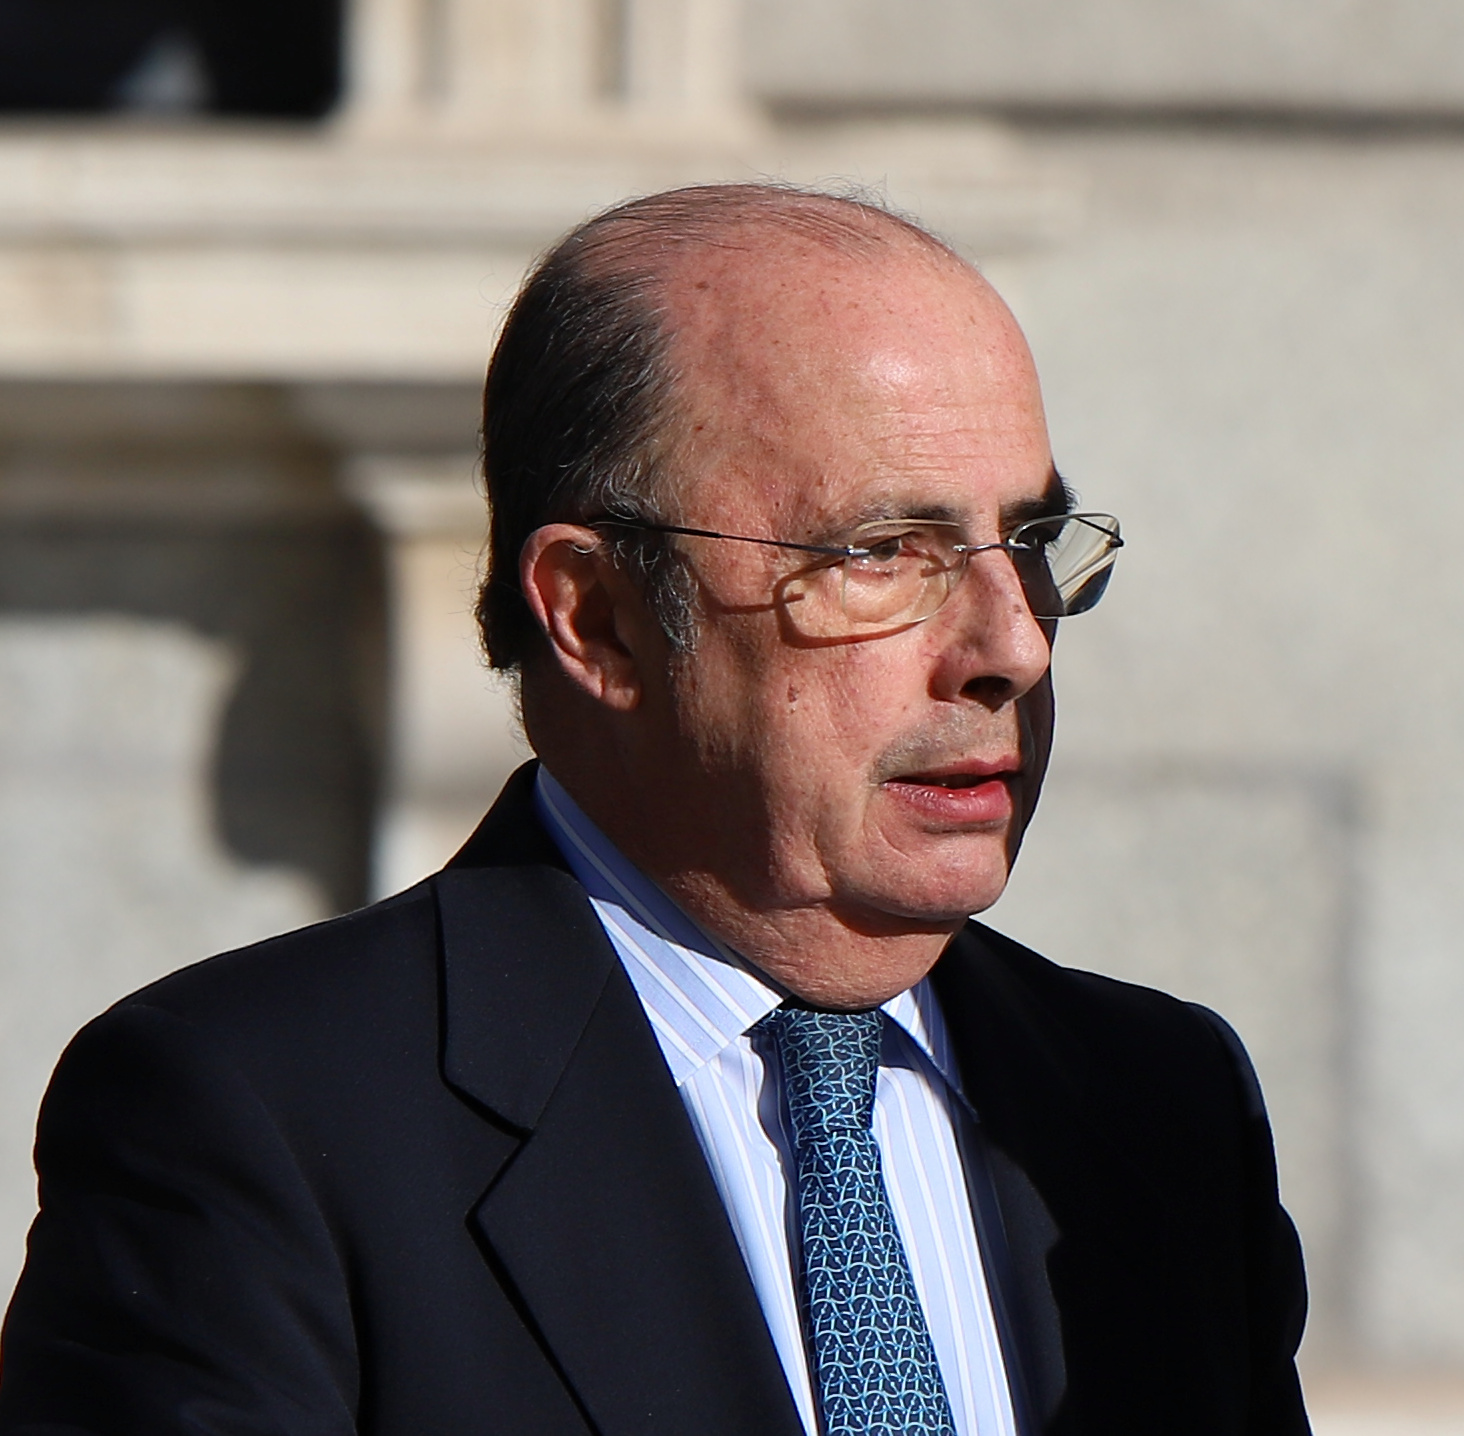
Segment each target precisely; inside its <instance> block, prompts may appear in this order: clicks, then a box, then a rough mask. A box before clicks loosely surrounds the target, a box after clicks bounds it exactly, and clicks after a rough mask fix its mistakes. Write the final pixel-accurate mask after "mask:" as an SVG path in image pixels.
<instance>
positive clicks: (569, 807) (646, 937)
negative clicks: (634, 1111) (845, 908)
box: [534, 764, 961, 1093]
mask: <svg viewBox="0 0 1464 1436" xmlns="http://www.w3.org/2000/svg"><path fill="white" fill-rule="evenodd" d="M534 806H535V809H536V811H537V813H538V816H539V820H540V821H541V822H542V823H543V824H544V827H545V829H546V830H547V831H548V833H549V836H550V837H551V838H553V840H554V842H555V843H556V844H557V845H558V847H559V850H560V851H561V852H562V853H563V854H564V859H565V861H566V862H567V863H568V864H569V866H570V870H571V871H572V872H573V873H574V875H575V877H576V878H577V879H578V880H579V882H580V884H581V885H582V886H583V887H584V889H585V892H586V893H587V894H588V895H589V898H590V901H591V902H592V903H593V904H594V906H595V909H596V911H597V913H598V914H599V916H600V919H601V921H602V922H603V923H604V924H605V927H606V930H607V932H608V933H609V935H610V938H611V940H612V941H613V942H614V944H615V946H616V948H617V950H618V951H619V953H620V955H621V958H622V960H623V961H624V962H625V966H626V970H627V971H628V973H629V975H630V979H631V981H632V983H633V984H634V985H635V989H636V992H637V993H638V995H639V996H640V999H641V1002H642V1003H643V1004H644V1006H645V1008H646V1011H647V1013H648V1015H649V1016H650V1019H651V1024H652V1026H653V1027H654V1028H655V1029H656V1035H657V1037H658V1039H659V1040H660V1042H661V1047H662V1051H663V1052H664V1053H665V1054H666V1060H667V1064H668V1065H669V1066H670V1068H671V1075H672V1077H673V1078H674V1079H675V1080H676V1084H677V1086H681V1085H682V1084H683V1083H684V1082H686V1081H687V1079H688V1078H690V1077H691V1076H692V1075H693V1074H694V1073H695V1072H697V1071H699V1070H700V1069H701V1068H702V1067H704V1066H705V1065H706V1064H707V1063H708V1062H710V1061H711V1060H712V1059H713V1058H714V1057H716V1055H717V1054H718V1053H719V1052H721V1051H722V1050H723V1049H724V1048H725V1047H727V1046H728V1045H729V1044H730V1043H732V1042H735V1041H736V1040H737V1039H738V1038H739V1037H741V1036H742V1035H743V1034H744V1033H745V1032H747V1031H748V1029H749V1028H752V1027H754V1026H756V1024H757V1023H759V1022H761V1021H762V1019H763V1018H764V1017H766V1016H767V1015H768V1013H770V1012H771V1011H772V1010H773V1009H774V1008H775V1007H777V1006H779V1005H780V1004H781V1003H782V1001H783V999H784V998H785V997H786V996H787V993H786V992H784V991H782V990H780V989H779V988H777V987H775V986H774V985H773V984H772V983H770V982H769V981H768V980H767V978H765V977H764V976H763V975H762V974H761V973H759V972H758V971H757V970H756V969H755V968H753V967H752V966H751V965H750V964H749V963H747V962H746V960H745V959H743V958H742V957H740V956H739V955H738V954H737V953H736V952H734V951H733V950H732V949H731V948H730V947H728V946H727V945H726V944H725V943H723V942H721V941H719V940H718V939H717V938H715V937H713V936H712V935H711V934H710V933H708V932H706V931H704V930H703V929H702V928H701V927H700V926H699V925H698V924H697V922H696V921H695V920H694V919H693V918H692V917H691V916H690V915H689V914H688V913H686V912H685V911H684V910H683V909H682V908H681V907H679V906H678V905H677V904H676V903H675V902H674V901H673V900H672V899H671V898H670V897H669V896H668V895H667V894H666V893H665V892H664V891H663V890H662V889H661V888H659V887H657V886H656V884H655V883H653V882H652V881H651V880H650V879H649V878H648V877H646V875H645V874H644V873H643V872H641V871H640V869H639V868H637V867H636V866H635V865H634V864H633V863H632V862H630V860H629V859H628V858H627V857H626V856H625V855H624V854H623V853H622V852H621V851H620V850H619V848H617V847H616V846H615V844H614V843H612V842H611V841H610V839H609V838H607V837H606V836H605V834H604V833H603V832H601V831H600V829H599V828H598V827H597V826H596V825H595V824H594V823H593V822H591V821H590V819H589V818H588V817H587V816H586V815H585V813H584V812H583V810H582V809H581V808H580V806H579V804H578V803H576V802H575V801H574V799H573V798H571V797H570V795H569V794H568V793H567V792H566V791H565V789H564V787H563V785H562V784H561V783H559V781H558V780H557V779H556V778H555V777H554V775H553V774H552V773H551V772H550V771H549V770H548V769H547V768H546V767H544V766H543V764H540V766H539V773H538V778H537V781H536V783H535V786H534ZM881 1010H882V1011H883V1012H884V1013H885V1014H886V1015H887V1016H888V1017H889V1018H890V1019H891V1020H892V1021H893V1022H895V1023H896V1024H898V1026H899V1027H900V1028H901V1029H902V1030H903V1031H904V1032H905V1033H906V1034H907V1035H908V1036H909V1038H910V1040H911V1041H912V1042H913V1043H914V1044H915V1046H916V1047H917V1048H918V1049H919V1050H920V1052H921V1053H923V1054H924V1056H925V1057H926V1059H927V1060H928V1061H929V1062H930V1063H931V1064H932V1066H934V1068H935V1069H936V1071H937V1072H939V1073H940V1075H941V1076H942V1077H943V1078H944V1079H945V1081H946V1082H947V1083H948V1084H949V1086H950V1087H951V1088H952V1090H953V1091H955V1092H957V1093H959V1092H960V1091H961V1083H960V1076H959V1074H958V1072H957V1070H956V1064H955V1057H954V1053H953V1052H952V1050H951V1047H950V1042H949V1038H948V1035H947V1032H946V1026H945V1020H944V1018H943V1016H942V1014H941V1011H940V1006H939V1004H938V1003H937V1001H936V998H935V992H934V990H933V988H932V986H931V984H930V982H929V980H928V979H926V980H923V981H921V982H918V983H916V985H915V986H914V987H912V988H910V989H909V990H908V991H905V992H901V993H898V994H897V995H896V996H894V997H892V998H891V999H890V1000H889V1001H888V1002H886V1003H885V1004H884V1006H883V1008H882V1009H881Z"/></svg>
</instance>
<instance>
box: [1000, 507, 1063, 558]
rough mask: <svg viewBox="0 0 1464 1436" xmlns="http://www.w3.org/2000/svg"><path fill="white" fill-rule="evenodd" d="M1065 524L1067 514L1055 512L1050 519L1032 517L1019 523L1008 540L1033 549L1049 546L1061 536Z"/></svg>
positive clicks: (1038, 549) (1037, 549)
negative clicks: (1025, 521) (1026, 521)
mask: <svg viewBox="0 0 1464 1436" xmlns="http://www.w3.org/2000/svg"><path fill="white" fill-rule="evenodd" d="M1066 526H1067V515H1066V514H1056V515H1054V516H1053V517H1052V518H1050V519H1033V520H1031V521H1030V522H1029V523H1025V524H1020V525H1019V526H1018V527H1017V529H1016V530H1015V531H1014V532H1013V534H1012V536H1011V539H1010V540H1009V542H1011V543H1014V544H1019V545H1020V546H1021V547H1022V548H1029V549H1032V550H1034V551H1040V550H1042V549H1048V548H1051V547H1052V546H1053V545H1054V544H1055V543H1056V542H1057V541H1058V540H1059V539H1060V538H1061V537H1062V531H1063V529H1064V528H1065V527H1066Z"/></svg>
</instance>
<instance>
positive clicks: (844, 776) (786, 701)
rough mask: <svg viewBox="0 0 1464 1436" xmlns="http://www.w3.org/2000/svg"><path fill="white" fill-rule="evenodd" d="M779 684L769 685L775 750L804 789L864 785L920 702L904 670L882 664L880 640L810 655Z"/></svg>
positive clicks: (802, 657) (768, 719)
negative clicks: (903, 684)
mask: <svg viewBox="0 0 1464 1436" xmlns="http://www.w3.org/2000/svg"><path fill="white" fill-rule="evenodd" d="M798 658H799V660H800V662H799V663H798V664H797V665H790V666H789V668H788V669H787V671H786V672H785V673H783V674H781V675H780V677H779V681H778V682H777V683H775V684H773V685H770V689H769V691H770V693H772V694H775V695H776V702H775V703H773V704H770V705H769V711H768V712H767V713H766V715H765V716H766V728H767V731H768V732H769V734H770V736H771V740H772V742H771V745H770V746H773V747H775V749H776V752H775V753H774V754H772V755H771V756H773V757H774V758H775V759H779V760H780V766H782V767H784V768H786V769H790V770H799V769H801V771H802V777H801V778H799V774H798V772H797V771H794V772H793V773H792V776H793V777H794V779H795V781H796V782H797V786H798V787H800V788H803V789H804V790H806V789H807V787H808V785H809V783H810V782H811V781H814V780H817V781H819V782H820V783H822V784H836V785H846V784H849V783H855V784H859V785H861V786H862V785H864V784H865V783H867V781H868V778H869V774H870V772H871V770H872V768H873V765H874V759H875V758H876V757H877V756H878V754H880V753H881V752H883V751H884V749H885V748H886V746H887V745H888V744H889V742H890V740H891V737H892V736H894V735H897V734H899V733H901V732H903V731H904V730H905V729H906V728H908V727H909V725H910V723H911V721H912V717H911V715H912V713H913V712H914V710H915V707H916V703H915V699H914V697H913V696H912V695H910V694H908V693H906V692H905V691H904V689H903V688H902V687H901V683H900V678H901V674H900V673H899V670H898V669H894V670H893V671H892V665H891V664H889V663H888V662H886V661H883V659H884V655H882V654H880V653H878V652H877V651H876V650H875V649H874V646H873V645H867V646H865V647H864V648H862V649H861V648H858V647H855V646H853V645H851V646H850V647H848V648H844V649H839V650H833V651H825V652H823V653H817V652H814V653H809V652H803V653H800V654H799V655H798Z"/></svg>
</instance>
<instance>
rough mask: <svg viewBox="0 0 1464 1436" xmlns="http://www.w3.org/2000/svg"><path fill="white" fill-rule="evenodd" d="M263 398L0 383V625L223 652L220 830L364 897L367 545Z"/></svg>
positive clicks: (380, 584)
mask: <svg viewBox="0 0 1464 1436" xmlns="http://www.w3.org/2000/svg"><path fill="white" fill-rule="evenodd" d="M333 471H334V460H333V457H332V455H331V453H330V452H329V451H328V450H327V449H326V448H324V447H323V446H322V445H320V444H319V443H318V442H317V441H314V440H312V439H311V438H310V436H309V435H308V434H307V433H305V432H303V431H302V430H301V429H300V427H299V426H298V424H296V423H293V422H292V417H291V414H290V412H289V409H288V405H287V403H286V401H285V400H284V398H283V397H282V396H281V395H280V394H279V393H278V392H276V391H270V390H267V389H264V388H244V387H229V388H225V387H221V386H206V385H197V386H186V385H181V386H128V385H120V386H116V385H114V386H106V387H105V388H102V387H97V388H89V387H87V386H81V385H71V386H68V385H27V384H10V385H4V386H0V618H16V617H25V616H29V617H58V616H88V615H95V616H103V615H122V616H128V617H132V618H141V619H150V620H157V621H161V622H169V623H173V624H179V623H181V624H183V625H185V626H186V627H187V628H189V629H191V630H192V631H194V632H196V633H198V634H200V635H201V636H203V637H206V638H210V639H215V640H221V641H222V642H223V644H224V645H226V647H227V648H228V649H229V650H230V651H231V652H233V653H234V654H235V655H236V656H237V663H238V679H237V682H236V683H235V685H234V687H233V690H232V693H231V695H230V698H229V700H228V702H227V706H226V708H225V711H224V715H223V719H222V724H221V729H220V732H219V734H218V737H217V742H216V745H215V747H214V756H213V760H212V766H213V781H212V785H211V786H212V789H213V797H214V811H215V821H216V824H217V828H218V832H219V836H220V837H221V838H222V839H223V841H224V843H225V844H226V845H227V847H228V848H229V849H230V850H231V851H232V852H233V853H234V854H235V855H236V856H237V857H239V858H241V859H242V860H244V861H245V862H246V863H248V864H251V865H262V866H269V867H284V868H289V869H294V870H295V871H297V872H301V873H304V874H307V875H309V876H310V877H311V878H312V879H313V880H314V881H315V882H316V883H317V884H318V885H319V887H320V889H321V890H322V892H323V894H324V895H325V897H326V898H327V899H328V901H329V902H330V904H331V906H333V907H335V908H337V909H346V908H350V907H353V906H356V905H359V904H360V903H361V902H362V901H364V900H365V898H366V895H367V891H368V883H369V861H370V842H371V831H372V823H373V818H374V811H375V803H376V797H377V790H378V786H379V777H380V769H381V753H382V744H383V731H382V730H383V726H384V721H385V671H384V669H385V594H384V568H383V556H382V552H381V544H380V540H379V538H378V536H377V535H376V533H375V532H374V530H373V529H372V528H371V526H370V525H369V523H368V522H367V521H366V519H365V518H364V517H363V516H362V515H361V514H360V513H359V512H358V511H356V510H355V509H354V508H353V507H351V506H350V505H349V503H348V502H347V501H346V500H345V499H344V498H343V497H342V496H341V495H340V494H339V492H338V491H337V489H336V488H335V486H334V483H333Z"/></svg>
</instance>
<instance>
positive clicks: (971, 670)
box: [936, 549, 1057, 711]
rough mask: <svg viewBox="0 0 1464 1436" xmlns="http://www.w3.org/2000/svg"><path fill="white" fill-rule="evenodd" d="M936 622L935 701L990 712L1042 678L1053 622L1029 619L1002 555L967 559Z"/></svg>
mask: <svg viewBox="0 0 1464 1436" xmlns="http://www.w3.org/2000/svg"><path fill="white" fill-rule="evenodd" d="M936 618H937V620H938V621H940V631H941V635H942V638H943V640H944V646H943V649H942V652H941V657H940V665H939V667H938V670H937V673H936V686H937V689H938V696H940V697H943V698H951V699H954V698H957V697H961V698H967V699H975V700H976V701H977V702H979V703H981V704H983V705H984V706H985V707H987V708H990V709H992V710H993V711H994V710H996V709H998V708H1000V707H1002V706H1003V705H1004V704H1006V703H1010V702H1014V701H1015V700H1016V699H1018V698H1021V697H1023V696H1024V695H1025V694H1027V693H1029V692H1030V691H1031V690H1032V689H1033V688H1035V687H1036V686H1037V685H1038V684H1039V683H1040V682H1042V680H1043V678H1044V677H1045V676H1046V674H1047V670H1048V668H1049V667H1050V665H1051V662H1052V640H1053V637H1054V636H1055V634H1056V631H1057V625H1056V621H1055V620H1051V619H1047V620H1041V619H1037V618H1035V617H1034V616H1033V614H1032V606H1031V604H1030V603H1028V601H1027V595H1026V592H1025V591H1024V590H1023V588H1022V581H1021V579H1020V578H1019V577H1018V575H1017V570H1016V567H1015V566H1014V565H1013V563H1012V560H1011V555H1010V554H1007V553H1005V552H1003V551H1002V550H1001V549H991V550H987V551H986V552H984V553H973V554H972V555H971V556H970V557H969V558H968V559H967V561H966V570H965V573H964V574H963V575H962V576H961V579H960V581H959V582H958V583H957V585H956V588H955V591H954V592H953V593H952V594H951V596H950V598H949V599H947V601H946V603H945V605H944V607H943V609H942V611H941V612H940V613H939V614H937V615H936Z"/></svg>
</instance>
